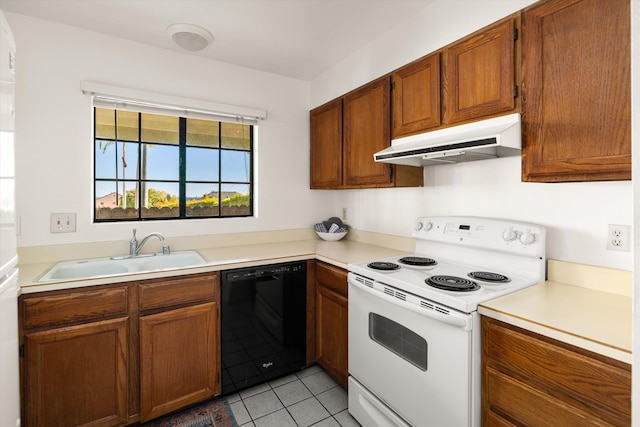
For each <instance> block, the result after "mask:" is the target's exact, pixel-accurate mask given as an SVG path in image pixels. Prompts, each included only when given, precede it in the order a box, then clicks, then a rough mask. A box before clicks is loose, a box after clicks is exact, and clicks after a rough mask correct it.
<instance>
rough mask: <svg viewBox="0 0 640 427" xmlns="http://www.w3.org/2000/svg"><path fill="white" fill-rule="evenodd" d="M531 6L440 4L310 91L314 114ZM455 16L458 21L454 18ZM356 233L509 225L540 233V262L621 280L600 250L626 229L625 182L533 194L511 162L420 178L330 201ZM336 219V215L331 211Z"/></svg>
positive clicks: (617, 257)
mask: <svg viewBox="0 0 640 427" xmlns="http://www.w3.org/2000/svg"><path fill="white" fill-rule="evenodd" d="M531 3H533V1H531V0H519V1H508V2H507V1H500V0H494V1H486V0H482V1H478V0H456V1H450V0H439V1H438V2H436V3H435V4H433V5H432V6H431V7H429V8H427V9H426V10H424V11H423V12H422V13H420V14H417V15H415V16H414V17H413V18H412V19H411V20H410V21H408V22H406V23H405V24H404V25H401V26H400V27H398V28H396V29H395V30H393V31H390V32H388V33H387V34H385V35H383V36H382V37H380V38H378V39H376V40H373V41H372V42H371V43H370V44H369V45H368V46H367V47H365V48H364V49H362V50H360V51H358V52H356V53H355V54H353V55H352V56H350V57H349V58H347V59H345V60H344V61H342V62H341V63H339V64H337V65H336V66H335V67H333V68H332V69H330V70H328V71H326V72H325V73H323V74H322V75H321V76H319V77H318V78H316V79H315V80H313V81H312V82H311V104H312V107H316V106H318V105H321V104H323V103H325V102H326V101H329V100H331V99H333V98H335V97H337V96H339V95H341V94H342V93H345V92H347V91H349V90H352V89H354V88H356V87H358V86H360V85H361V84H364V83H366V82H368V81H371V80H373V79H374V78H376V77H379V76H381V75H383V74H385V73H388V72H390V71H393V70H394V69H397V68H399V67H401V66H402V65H404V64H406V63H408V62H411V61H413V60H415V59H417V58H419V57H421V56H423V55H425V54H427V53H430V52H432V51H434V50H436V49H438V48H440V47H442V46H444V45H447V44H449V43H450V42H453V41H455V40H457V39H459V38H460V37H462V36H464V35H465V34H468V33H470V32H473V31H475V30H477V29H479V28H482V27H484V26H486V25H488V24H490V23H492V22H494V21H496V20H498V19H500V18H502V17H505V16H507V15H508V14H510V13H513V12H515V11H517V10H519V9H521V8H523V7H525V6H527V5H528V4H531ZM460 11H464V12H463V13H461V12H460ZM336 203H337V208H342V207H346V208H347V210H348V219H349V220H348V221H347V222H349V224H350V225H351V226H353V227H355V228H357V229H361V230H366V231H374V232H382V233H389V234H394V235H401V236H409V235H410V232H411V229H412V224H413V221H414V220H415V218H416V217H418V216H426V215H477V216H489V217H500V218H511V219H517V220H523V221H530V222H536V223H540V224H543V225H545V226H546V227H547V230H548V236H547V242H548V244H547V257H548V258H555V259H560V260H567V261H573V262H578V263H585V264H593V265H599V266H606V267H612V268H621V269H625V270H631V269H632V261H633V259H632V255H631V253H630V252H627V253H623V252H614V251H607V250H606V242H605V238H606V233H607V224H632V223H633V207H632V190H631V182H629V181H623V182H597V183H560V184H535V183H523V182H521V180H520V158H519V157H511V158H503V159H494V160H485V161H479V162H470V163H462V164H458V165H443V166H435V167H428V168H425V185H424V187H423V188H412V189H384V190H377V189H376V190H348V191H340V192H337V195H336ZM336 210H338V211H340V210H339V209H336Z"/></svg>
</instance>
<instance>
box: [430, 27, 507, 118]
mask: <svg viewBox="0 0 640 427" xmlns="http://www.w3.org/2000/svg"><path fill="white" fill-rule="evenodd" d="M515 22H516V20H515V19H514V18H513V17H509V18H507V19H504V20H502V21H498V22H497V23H495V24H493V25H491V26H489V27H486V28H484V29H482V30H480V31H479V32H476V33H474V34H472V35H470V36H468V37H465V38H464V39H462V40H460V41H458V42H456V43H455V44H452V45H450V46H449V47H447V48H446V49H445V50H444V52H443V58H444V61H443V77H444V78H443V96H444V122H445V123H446V124H452V123H458V122H463V121H469V120H473V119H477V118H481V117H485V116H492V115H496V114H499V113H503V112H508V111H512V110H514V109H515V108H516V106H517V104H516V95H517V92H516V89H515V84H516V65H517V62H516V54H515V52H516V41H517V36H516V35H517V33H516V31H515V29H516V27H515Z"/></svg>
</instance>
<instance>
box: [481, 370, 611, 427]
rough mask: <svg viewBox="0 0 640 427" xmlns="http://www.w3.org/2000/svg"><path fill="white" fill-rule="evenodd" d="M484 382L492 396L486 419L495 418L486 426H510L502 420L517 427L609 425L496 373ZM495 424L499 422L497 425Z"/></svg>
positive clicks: (486, 421)
mask: <svg viewBox="0 0 640 427" xmlns="http://www.w3.org/2000/svg"><path fill="white" fill-rule="evenodd" d="M484 381H486V382H487V384H486V385H485V390H486V391H487V392H488V396H486V397H487V402H486V405H487V409H488V411H487V412H486V415H491V416H488V417H487V419H486V420H485V422H484V424H485V425H489V426H501V425H509V424H508V423H507V422H506V421H504V420H502V419H501V418H507V419H510V420H512V421H513V424H514V425H526V426H530V427H538V426H540V427H542V426H548V425H549V420H553V424H554V425H557V426H564V427H570V426H576V427H583V426H584V427H586V426H606V425H609V424H608V423H605V422H603V421H602V420H600V419H598V418H596V417H594V416H592V415H590V414H587V413H585V412H583V411H580V410H578V409H577V408H574V407H572V406H571V405H568V404H566V403H565V402H562V401H560V400H558V399H553V398H551V397H550V396H548V395H547V394H545V393H543V392H541V391H539V390H537V389H535V388H533V387H530V386H528V385H527V384H524V383H521V382H519V381H517V380H514V379H513V378H510V377H508V376H506V375H503V374H502V373H500V372H498V371H495V370H493V369H489V370H488V371H487V375H486V376H485V377H484ZM496 415H500V416H496ZM490 420H492V422H489V421H490ZM494 421H499V422H497V423H495V424H494V423H493V422H494Z"/></svg>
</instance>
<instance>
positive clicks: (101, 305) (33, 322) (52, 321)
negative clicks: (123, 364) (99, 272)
mask: <svg viewBox="0 0 640 427" xmlns="http://www.w3.org/2000/svg"><path fill="white" fill-rule="evenodd" d="M128 297H129V292H128V288H127V287H126V286H122V287H118V288H112V289H91V290H82V291H71V292H69V293H65V294H59V295H45V296H34V297H31V296H27V297H24V298H23V299H22V316H23V325H24V328H25V329H29V328H37V327H42V326H53V325H61V324H65V323H73V322H82V321H89V320H94V319H98V318H103V317H107V316H117V315H125V314H126V313H127V305H128Z"/></svg>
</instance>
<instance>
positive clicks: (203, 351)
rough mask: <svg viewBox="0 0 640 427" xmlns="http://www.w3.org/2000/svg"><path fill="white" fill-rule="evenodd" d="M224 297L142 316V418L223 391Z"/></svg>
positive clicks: (180, 406)
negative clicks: (220, 313)
mask: <svg viewBox="0 0 640 427" xmlns="http://www.w3.org/2000/svg"><path fill="white" fill-rule="evenodd" d="M218 311H219V307H218V303H217V302H209V303H205V304H199V305H195V306H189V307H184V308H178V309H174V310H169V311H164V312H161V313H157V314H152V315H149V316H143V317H141V318H140V399H141V404H140V420H141V421H148V420H150V419H153V418H156V417H159V416H160V415H164V414H167V413H169V412H172V411H175V410H176V409H179V408H182V407H185V406H187V405H189V404H192V403H196V402H199V401H201V400H204V399H206V398H208V397H212V396H214V395H217V394H220V390H221V389H220V387H221V386H220V382H219V378H220V361H219V357H218V354H219V350H218V342H219V339H220V337H219V330H218V322H217V319H218Z"/></svg>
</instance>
